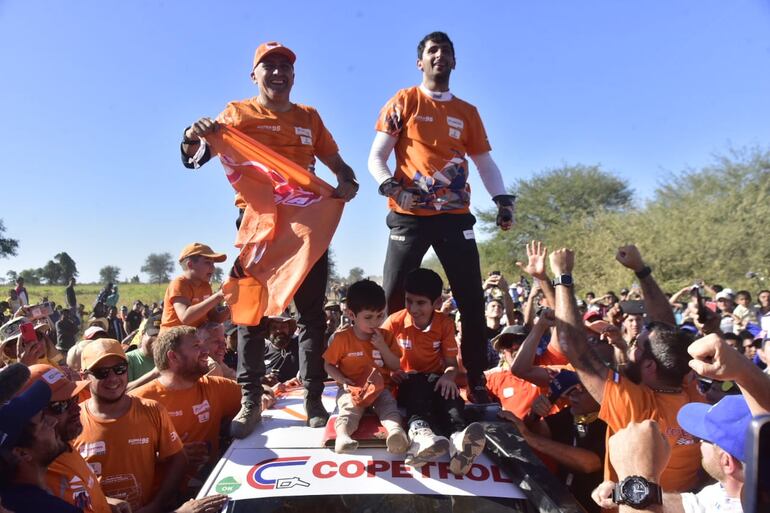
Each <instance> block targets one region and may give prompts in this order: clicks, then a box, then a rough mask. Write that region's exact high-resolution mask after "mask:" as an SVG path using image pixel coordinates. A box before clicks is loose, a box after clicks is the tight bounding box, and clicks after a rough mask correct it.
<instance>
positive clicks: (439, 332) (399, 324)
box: [382, 309, 458, 374]
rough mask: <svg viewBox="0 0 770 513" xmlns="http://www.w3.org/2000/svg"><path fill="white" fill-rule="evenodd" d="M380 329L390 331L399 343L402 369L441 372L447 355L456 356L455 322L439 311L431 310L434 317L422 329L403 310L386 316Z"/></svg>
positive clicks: (431, 372)
mask: <svg viewBox="0 0 770 513" xmlns="http://www.w3.org/2000/svg"><path fill="white" fill-rule="evenodd" d="M382 328H383V329H386V330H388V331H391V332H392V333H393V336H394V337H395V338H396V341H397V342H398V345H399V346H401V349H402V351H403V356H402V357H401V370H403V371H405V372H410V371H412V372H422V373H426V374H441V373H443V372H444V368H445V367H446V363H445V362H446V358H448V357H455V358H457V352H458V351H457V339H456V338H455V325H454V321H452V319H450V318H449V317H448V316H446V315H444V314H442V313H441V312H433V319H432V320H431V323H430V325H429V326H428V327H427V328H425V329H424V330H421V329H420V328H418V327H417V326H415V325H414V324H413V323H412V316H411V315H409V312H408V311H407V310H406V309H403V310H400V311H398V312H396V313H394V314H392V315H391V316H389V317H388V318H387V319H385V322H384V323H383V325H382Z"/></svg>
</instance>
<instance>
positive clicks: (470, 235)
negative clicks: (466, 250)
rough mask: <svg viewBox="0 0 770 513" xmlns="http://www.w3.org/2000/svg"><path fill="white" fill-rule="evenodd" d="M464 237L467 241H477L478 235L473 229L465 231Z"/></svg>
mask: <svg viewBox="0 0 770 513" xmlns="http://www.w3.org/2000/svg"><path fill="white" fill-rule="evenodd" d="M463 237H465V240H475V239H476V234H475V233H473V229H470V230H463Z"/></svg>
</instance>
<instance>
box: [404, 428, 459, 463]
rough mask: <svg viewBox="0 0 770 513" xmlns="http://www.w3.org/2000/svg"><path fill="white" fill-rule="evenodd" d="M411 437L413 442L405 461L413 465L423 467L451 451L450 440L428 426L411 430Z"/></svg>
mask: <svg viewBox="0 0 770 513" xmlns="http://www.w3.org/2000/svg"><path fill="white" fill-rule="evenodd" d="M409 437H410V438H411V439H412V443H411V445H410V446H409V452H408V455H407V457H406V458H405V461H404V462H405V463H406V464H407V465H411V466H412V467H415V468H418V467H422V466H423V465H425V464H426V463H428V462H429V461H434V460H436V459H438V458H440V457H441V456H443V455H444V454H446V453H447V451H449V440H447V439H446V438H445V437H443V436H438V435H436V434H434V433H433V431H432V430H431V429H430V428H428V427H423V428H418V429H415V430H414V431H412V430H410V431H409Z"/></svg>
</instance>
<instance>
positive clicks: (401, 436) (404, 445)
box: [385, 427, 409, 454]
mask: <svg viewBox="0 0 770 513" xmlns="http://www.w3.org/2000/svg"><path fill="white" fill-rule="evenodd" d="M385 445H387V446H388V452H389V453H392V454H404V453H405V452H406V450H407V449H408V448H409V439H408V438H407V437H406V431H404V429H403V428H401V427H397V428H395V429H392V430H391V431H389V432H388V438H386V439H385Z"/></svg>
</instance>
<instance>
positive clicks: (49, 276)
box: [25, 260, 62, 285]
mask: <svg viewBox="0 0 770 513" xmlns="http://www.w3.org/2000/svg"><path fill="white" fill-rule="evenodd" d="M37 274H38V276H40V278H42V279H43V280H45V282H46V283H47V284H49V285H56V284H58V283H59V282H61V278H62V268H61V266H60V265H59V264H58V263H57V262H54V261H53V260H49V261H48V262H47V263H46V264H45V266H43V267H41V268H40V269H38V270H37ZM25 281H26V280H25Z"/></svg>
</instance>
